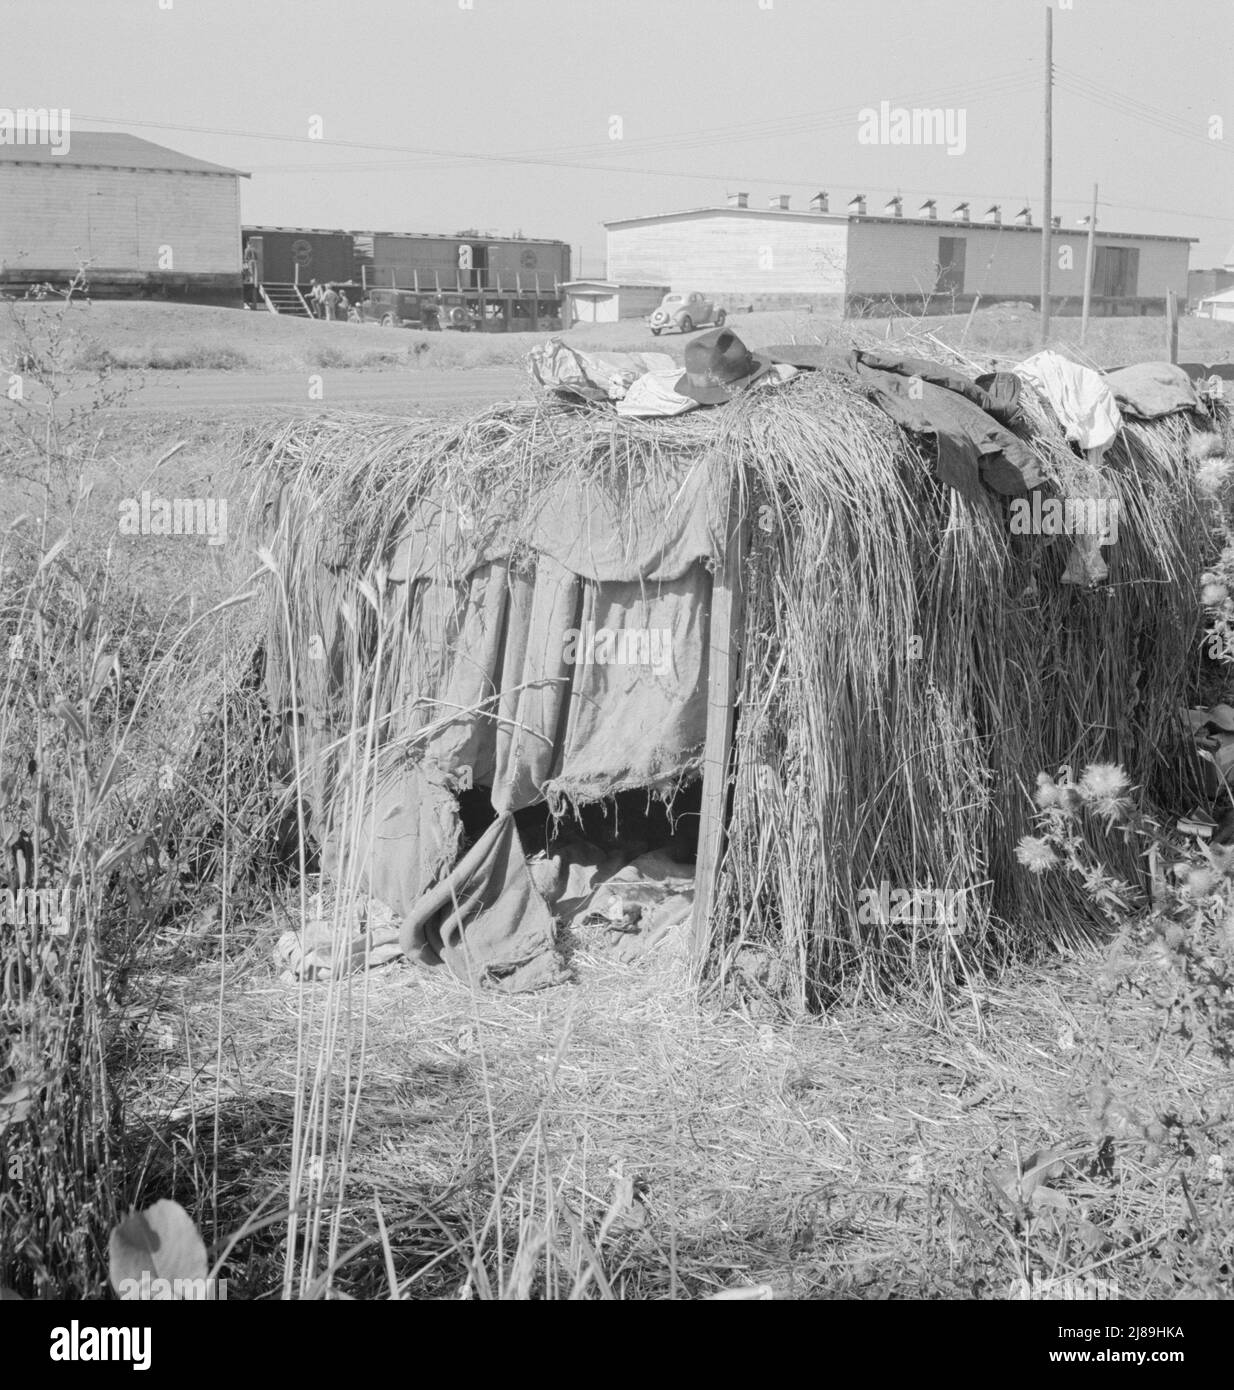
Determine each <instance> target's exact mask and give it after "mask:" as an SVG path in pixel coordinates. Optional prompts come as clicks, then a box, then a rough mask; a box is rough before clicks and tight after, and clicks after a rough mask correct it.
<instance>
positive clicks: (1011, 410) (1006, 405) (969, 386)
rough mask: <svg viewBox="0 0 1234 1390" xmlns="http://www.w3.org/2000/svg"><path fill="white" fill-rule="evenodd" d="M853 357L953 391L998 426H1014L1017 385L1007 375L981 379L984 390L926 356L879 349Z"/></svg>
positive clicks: (867, 365)
mask: <svg viewBox="0 0 1234 1390" xmlns="http://www.w3.org/2000/svg"><path fill="white" fill-rule="evenodd" d="M853 355H854V357H855V358H856V359H857V362H858V363H860V364H861V365H862V366H866V367H872V368H874V369H875V370H876V371H880V372H894V373H895V374H896V375H897V376H906V377H916V378H917V380H918V381H923V382H929V383H930V384H931V385H934V386H942V387H944V388H945V389H946V390H948V391H954V392H955V393H956V395H958V396H963V397H964V399H965V400H966V401H971V402H972V404H973V405H975V406H976V407H977V408H978V409H979V410H982V411H984V412H985V414H987V415H989V416H992V417H993V418H994V419H995V420H997V421H998V422H999V424H1001V425H1014V424H1015V423H1016V422H1017V420H1018V418H1019V414H1020V391H1019V383H1018V382H1017V381H1016V379H1015V377H1014V376H1012V375H1011V373H1009V372H996V373H994V374H993V375H991V376H989V377H986V378H984V380H986V381H988V382H989V384H990V387H991V388H992V389H990V390H987V389H986V387H985V386H983V385H982V384H981V382H980V381H974V380H972V378H971V377H967V376H965V375H964V373H963V372H958V371H956V370H955V369H954V368H953V367H947V366H944V365H943V364H942V363H939V362H931V361H930V360H929V358H926V357H910V356H907V355H906V354H904V353H902V352H892V351H888V350H886V349H879V348H859V349H857V351H856V352H855V353H854V354H853ZM1008 378H1010V379H1008Z"/></svg>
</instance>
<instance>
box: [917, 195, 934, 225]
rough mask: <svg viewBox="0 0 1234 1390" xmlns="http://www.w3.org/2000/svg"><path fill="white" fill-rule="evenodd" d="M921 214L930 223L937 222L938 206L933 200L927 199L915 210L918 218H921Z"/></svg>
mask: <svg viewBox="0 0 1234 1390" xmlns="http://www.w3.org/2000/svg"><path fill="white" fill-rule="evenodd" d="M923 214H924V215H925V216H926V217H928V218H929V219H930V221H931V222H937V221H938V204H937V203H936V202H935V201H934V199H933V198H927V199H926V201H925V202H924V203H922V205H921V206H920V207H919V208H918V209H917V216H918V217H920V216H922V215H923Z"/></svg>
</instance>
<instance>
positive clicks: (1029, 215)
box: [1015, 203, 1033, 227]
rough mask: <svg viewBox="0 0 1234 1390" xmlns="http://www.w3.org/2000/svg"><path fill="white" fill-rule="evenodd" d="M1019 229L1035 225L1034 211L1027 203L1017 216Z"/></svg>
mask: <svg viewBox="0 0 1234 1390" xmlns="http://www.w3.org/2000/svg"><path fill="white" fill-rule="evenodd" d="M1015 221H1016V226H1017V227H1031V226H1032V225H1033V210H1032V208H1030V207H1029V205H1028V204H1027V203H1025V204H1024V206H1023V207H1022V208H1021V209H1020V210H1019V212H1017V213H1016V215H1015Z"/></svg>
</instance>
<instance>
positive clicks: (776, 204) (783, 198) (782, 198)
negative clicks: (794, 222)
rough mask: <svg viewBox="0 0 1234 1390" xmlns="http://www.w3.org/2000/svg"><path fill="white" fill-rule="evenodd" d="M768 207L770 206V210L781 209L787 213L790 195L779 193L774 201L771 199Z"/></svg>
mask: <svg viewBox="0 0 1234 1390" xmlns="http://www.w3.org/2000/svg"><path fill="white" fill-rule="evenodd" d="M767 206H768V207H769V208H779V209H780V211H781V212H787V211H788V194H787V193H777V194H776V195H775V197H774V198H772V199H770V200H769V201H768V203H767Z"/></svg>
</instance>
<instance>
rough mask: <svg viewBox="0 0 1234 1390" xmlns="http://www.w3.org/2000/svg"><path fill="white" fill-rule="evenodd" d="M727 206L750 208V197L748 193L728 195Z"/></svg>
mask: <svg viewBox="0 0 1234 1390" xmlns="http://www.w3.org/2000/svg"><path fill="white" fill-rule="evenodd" d="M728 205H729V207H730V208H748V207H749V206H750V195H749V194H748V193H730V194H729V195H728Z"/></svg>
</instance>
